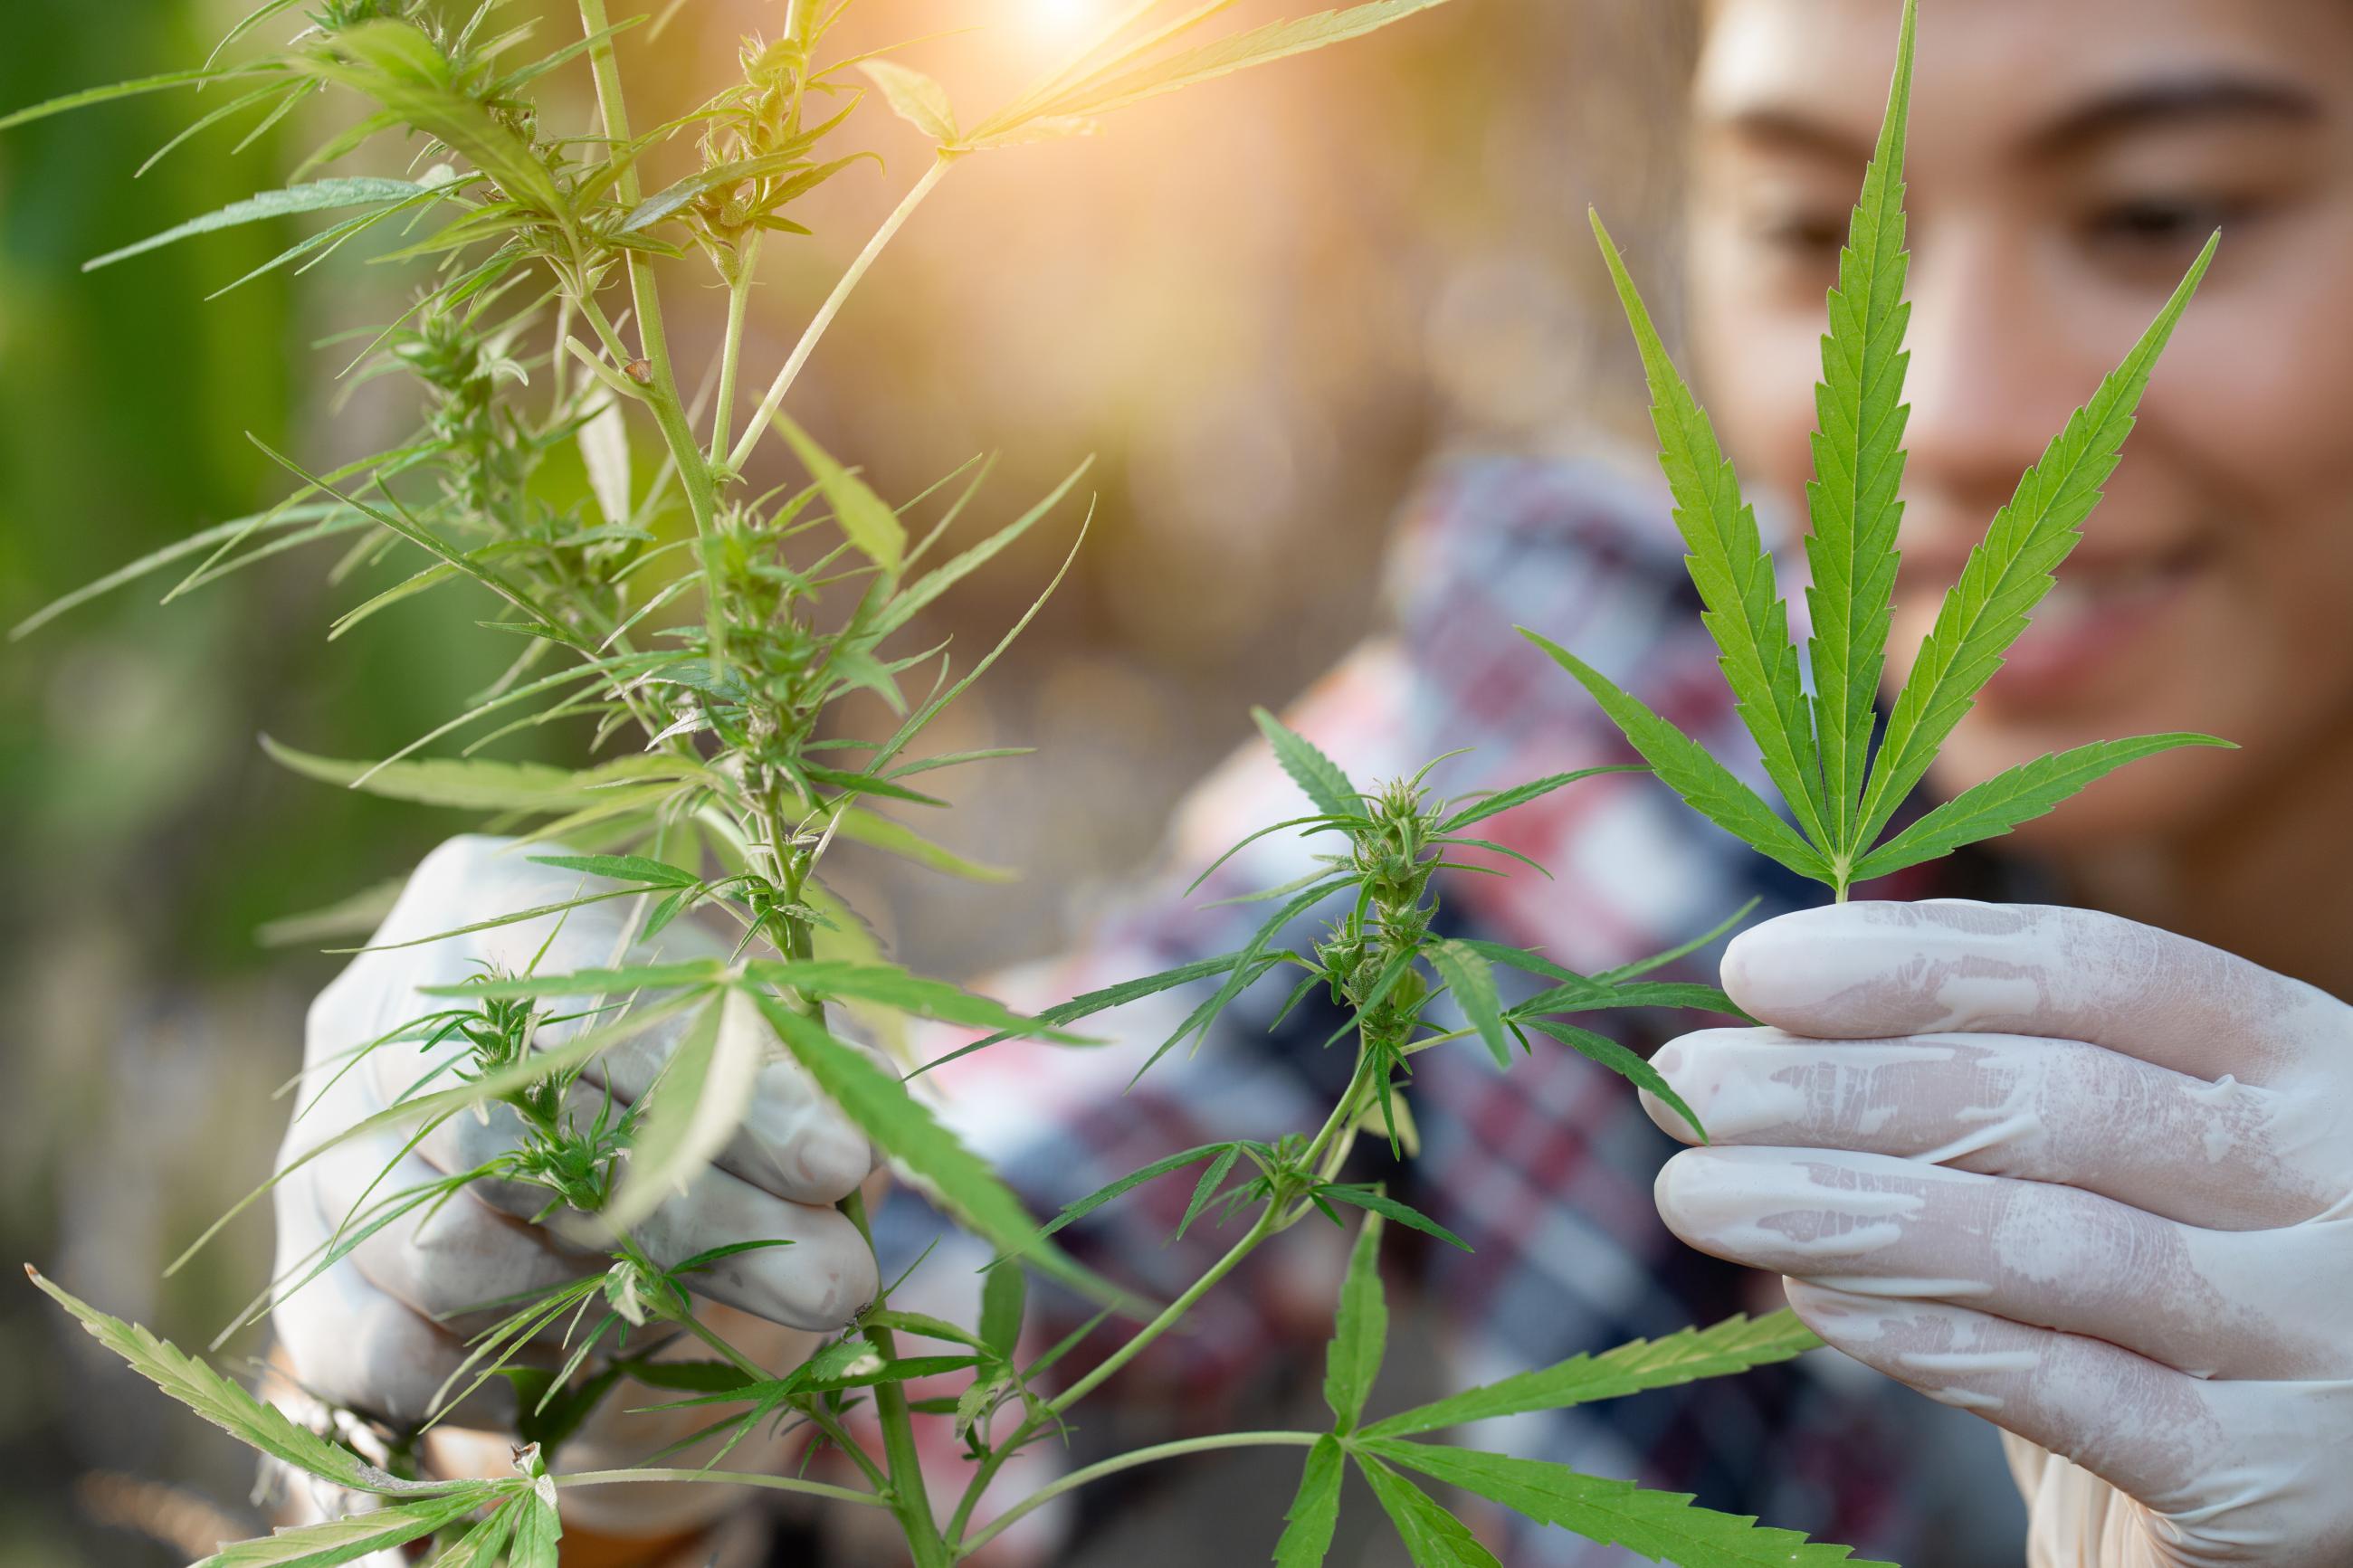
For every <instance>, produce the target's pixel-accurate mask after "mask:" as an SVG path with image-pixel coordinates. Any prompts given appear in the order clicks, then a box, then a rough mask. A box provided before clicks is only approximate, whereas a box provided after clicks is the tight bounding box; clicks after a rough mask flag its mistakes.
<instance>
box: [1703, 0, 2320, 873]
mask: <svg viewBox="0 0 2353 1568" xmlns="http://www.w3.org/2000/svg"><path fill="white" fill-rule="evenodd" d="M1921 13H1922V14H1921V18H1920V26H1919V47H1918V56H1917V65H1916V69H1915V83H1914V89H1913V100H1912V116H1911V133H1910V142H1911V152H1910V157H1909V160H1908V164H1907V170H1906V173H1907V176H1908V180H1909V193H1908V205H1909V207H1910V211H1911V215H1912V224H1911V231H1910V240H1911V251H1912V269H1911V289H1910V291H1911V297H1912V300H1913V301H1914V303H1913V314H1912V321H1911V330H1910V334H1909V339H1908V343H1909V347H1910V349H1911V351H1912V365H1911V372H1910V376H1909V379H1908V383H1907V387H1906V392H1907V397H1908V400H1909V402H1910V404H1911V405H1912V413H1911V421H1910V425H1909V428H1908V442H1907V444H1908V445H1909V447H1910V449H1911V454H1912V455H1911V464H1910V468H1908V470H1907V472H1906V477H1905V498H1906V502H1907V504H1906V509H1905V516H1904V525H1903V535H1902V542H1903V547H1904V566H1903V571H1902V574H1901V576H1900V578H1899V580H1898V583H1897V586H1896V592H1895V600H1896V604H1895V621H1894V637H1893V639H1892V644H1891V650H1890V652H1891V657H1890V659H1889V669H1888V679H1889V680H1890V682H1891V689H1892V683H1897V682H1901V681H1902V680H1903V679H1904V678H1905V676H1906V675H1907V674H1908V673H1909V672H1910V668H1911V664H1912V661H1913V658H1914V655H1915V650H1916V648H1917V647H1918V644H1919V641H1920V638H1921V637H1922V636H1923V635H1924V634H1925V633H1926V631H1927V629H1928V626H1929V625H1930V623H1931V621H1932V620H1933V619H1934V618H1935V616H1936V607H1937V605H1938V604H1939V603H1940V601H1941V600H1942V598H1943V596H1944V593H1945V590H1946V589H1947V587H1948V586H1950V585H1951V584H1952V582H1953V580H1954V578H1955V576H1956V575H1957V573H1958V571H1959V569H1960V566H1961V563H1962V559H1963V557H1964V555H1965V554H1966V552H1967V551H1968V547H1969V546H1970V545H1971V544H1972V543H1974V542H1976V541H1977V540H1978V538H1979V537H1981V536H1982V534H1983V532H1984V531H1985V528H1986V524H1987V522H1988V521H1989V520H1990V519H1991V518H1992V516H1993V514H1994V511H1995V510H1996V509H1997V508H1998V507H2000V505H2001V504H2002V503H2003V502H2004V501H2006V500H2009V498H2010V491H2011V489H2012V488H2013V487H2014V486H2015V485H2016V483H2017V480H2018V477H2019V474H2020V472H2021V470H2022V469H2023V468H2025V467H2026V466H2027V465H2028V464H2030V463H2031V462H2032V461H2033V460H2034V459H2035V458H2037V457H2038V456H2039V455H2040V454H2041V452H2042V447H2043V445H2044V443H2045V442H2047V441H2048V440H2049V439H2050V438H2051V437H2052V436H2053V435H2055V434H2057V433H2058V431H2059V428H2060V426H2061V425H2062V424H2063V422H2064V420H2065V418H2066V416H2067V414H2068V413H2069V411H2070V410H2072V409H2073V408H2074V407H2075V406H2076V405H2078V404H2080V403H2082V402H2084V400H2085V399H2086V398H2087V397H2088V396H2090V395H2091V393H2092V391H2093V389H2094V387H2095V386H2096V385H2097V384H2098V382H2099V379H2100V377H2101V375H2102V374H2105V372H2106V371H2108V370H2109V369H2110V368H2111V367H2113V366H2114V365H2115V364H2116V362H2117V361H2118V360H2119V359H2121V358H2122V357H2123V356H2124V353H2125V352H2126V349H2128V348H2129V347H2130V346H2131V344H2132V342H2133V341H2134V339H2135V338H2136V337H2137V335H2138V333H2139V332H2140V331H2142V329H2143V328H2144V327H2146V326H2147V323H2148V321H2149V319H2150V318H2151V317H2152V316H2153V315H2154V314H2155V313H2156V312H2157V310H2158V307H2159V306H2160V305H2161V304H2162V303H2163V302H2164V300H2165V298H2166V295H2167V294H2168V291H2169V290H2170V289H2172V288H2173V287H2174V285H2175V284H2176V283H2177V282H2178V281H2179V278H2180V276H2181V273H2182V272H2183V270H2184V269H2185V268H2187V267H2188V266H2189V262H2190V260H2191V258H2193V257H2194V256H2195V255H2196V253H2197V250H2198V247H2199V246H2200V244H2201V243H2202V242H2203V241H2204V239H2205V238H2206V236H2207V235H2208V233H2209V232H2210V231H2211V230H2212V229H2214V228H2216V227H2217V226H2219V227H2221V230H2222V243H2221V251H2220V253H2219V255H2218V256H2217V258H2216V260H2215V263H2214V267H2213V269H2212V271H2211V273H2210V274H2209V275H2208V277H2207V279H2206V281H2205V283H2204V285H2203V287H2202V288H2201V289H2200V292H2199V295H2198V297H2197V299H2196V300H2194V301H2193V302H2192V303H2191V305H2190V307H2189V313H2188V314H2187V315H2186V316H2185V317H2184V318H2183V320H2182V322H2181V325H2180V327H2179V331H2176V332H2175V334H2174V337H2173V342H2172V345H2171V347H2170V348H2168V351H2167V352H2166V355H2165V358H2164V360H2163V361H2162V363H2160V364H2159V365H2158V370H2157V374H2156V377H2155V380H2154V381H2153V383H2152V384H2151V385H2150V387H2149V389H2148V393H2147V397H2146V398H2145V400H2144V401H2143V403H2142V405H2141V411H2140V423H2139V425H2138V426H2137V429H2136V430H2135V432H2134V434H2133V436H2132V438H2131V440H2130V441H2129V442H2128V443H2127V444H2126V448H2125V458H2124V462H2123V465H2122V466H2121V467H2120V468H2118V469H2117V471H2116V475H2115V477H2114V478H2113V479H2112V480H2111V481H2110V483H2109V484H2108V487H2107V499H2106V500H2105V502H2104V503H2103V504H2102V505H2101V507H2100V508H2099V510H2097V511H2096V512H2095V513H2094V515H2093V518H2092V520H2091V521H2090V523H2089V524H2088V525H2087V527H2086V528H2085V531H2084V542H2083V543H2082V545H2081V546H2080V547H2079V548H2078V550H2077V552H2076V553H2075V555H2074V556H2073V558H2072V559H2071V560H2069V562H2068V563H2066V565H2064V566H2063V567H2062V568H2061V569H2060V572H2059V586H2058V588H2057V589H2056V590H2055V591H2054V592H2053V593H2052V595H2051V596H2050V597H2049V598H2048V599H2046V600H2045V601H2044V602H2043V605H2042V611H2041V613H2040V615H2039V616H2038V617H2037V619H2036V620H2035V622H2034V624H2033V625H2032V626H2031V627H2030V628H2029V629H2028V631H2027V632H2026V634H2025V636H2024V637H2021V639H2020V641H2019V643H2018V645H2017V647H2016V648H2015V650H2014V651H2013V652H2012V653H2011V655H2010V662H2009V664H2008V666H2007V667H2006V668H2004V669H2003V670H2002V671H2001V672H2000V674H1999V675H1997V676H1996V677H1995V678H1994V679H1993V681H1992V683H1991V685H1990V686H1989V688H1988V689H1987V691H1986V694H1985V697H1984V699H1983V700H1982V701H1981V702H1980V704H1979V705H1978V708H1977V710H1975V711H1974V712H1972V713H1971V714H1970V715H1969V717H1968V719H1967V720H1966V721H1964V722H1963V723H1962V725H1961V726H1960V728H1959V730H1958V731H1957V732H1956V733H1955V735H1954V737H1953V740H1952V742H1951V743H1950V744H1949V745H1948V746H1947V749H1946V753H1945V756H1944V758H1943V760H1942V761H1941V762H1940V763H1939V764H1938V772H1937V773H1936V774H1935V775H1934V783H1935V784H1936V787H1937V788H1938V789H1939V790H1940V791H1941V792H1944V793H1947V794H1949V793H1950V792H1952V791H1955V790H1957V789H1961V788H1965V787H1967V786H1968V785H1969V784H1974V783H1976V782H1978V781H1979V780H1981V779H1984V778H1986V777H1988V776H1989V775H1991V774H1992V773H1996V772H1998V771H2000V769H2002V768H2005V767H2009V766H2010V765H2012V764H2013V763H2021V762H2024V761H2027V760H2028V759H2030V758H2032V757H2035V756H2039V755H2041V754H2042V753H2043V752H2049V751H2052V750H2055V749H2059V748H2063V747H2066V746H2072V745H2076V744H2080V743H2082V742H2086V741H2091V740H2097V739H2104V738H2111V737H2117V736H2124V735H2131V734H2138V733H2143V732H2147V731H2167V730H2200V731H2210V732H2211V733H2214V734H2219V735H2222V736H2224V737H2227V738H2229V739H2231V740H2233V741H2236V742H2240V743H2241V745H2242V746H2243V747H2244V748H2245V750H2244V751H2243V752H2239V753H2235V754H2233V753H2223V752H2186V753H2177V754H2175V755H2172V756H2168V757H2166V758H2162V759H2159V760H2158V761H2156V762H2153V763H2139V764H2136V765H2135V766H2134V767H2131V768H2128V769H2126V770H2124V771H2123V772H2122V773H2118V774H2116V776H2115V777H2113V778H2111V779H2110V780H2109V781H2107V782H2106V783H2105V784H2101V785H2099V786H2097V787H2096V788H2095V789H2094V790H2093V791H2092V792H2090V794H2089V795H2087V796H2086V797H2085V798H2084V800H2083V801H2082V802H2080V803H2078V804H2073V805H2070V806H2069V807H2068V808H2067V810H2065V811H2064V812H2062V813H2060V814H2058V816H2056V817H2052V818H2044V819H2043V820H2042V823H2039V824H2037V825H2035V827H2036V828H2038V829H2040V830H2041V831H2040V832H2039V834H2037V835H2036V836H2035V837H2036V840H2037V842H2038V847H2041V848H2042V849H2043V850H2044V851H2045V852H2046V853H2050V852H2059V853H2063V852H2064V850H2065V849H2066V848H2069V847H2080V848H2084V849H2086V850H2096V849H2098V848H2099V847H2103V846H2105V845H2113V844H2115V843H2116V842H2117V841H2118V840H2120V839H2122V838H2124V837H2148V836H2156V837H2168V836H2173V835H2180V834H2186V833H2189V832H2194V831H2195V830H2196V829H2197V828H2199V827H2200V826H2201V825H2203V824H2205V823H2207V822H2209V821H2211V820H2212V819H2214V818H2215V817H2216V816H2217V815H2218V814H2220V813H2222V812H2226V811H2228V810H2229V809H2230V808H2231V807H2232V805H2233V804H2234V803H2237V802H2242V801H2243V800H2244V799H2245V798H2246V797H2247V796H2248V795H2249V794H2250V793H2251V792H2252V791H2253V790H2255V789H2257V788H2259V787H2261V785H2262V784H2263V781H2265V780H2268V779H2276V778H2278V777H2279V776H2280V775H2281V774H2282V773H2286V772H2291V771H2293V770H2295V769H2296V768H2298V767H2299V766H2306V767H2310V766H2317V765H2323V763H2321V762H2320V760H2319V758H2320V748H2322V747H2323V746H2325V745H2327V744H2329V743H2331V742H2337V741H2339V740H2340V739H2341V738H2342V737H2343V736H2344V735H2345V734H2346V732H2347V731H2348V728H2353V3H2348V0H1925V3H1924V4H1923V5H1922V6H1921ZM1711 15H1712V17H1713V22H1712V26H1711V28H1710V31H1709V33H1708V39H1707V46H1706V48H1705V50H1704V56H1703V59H1702V62H1701V67H1700V70H1699V74H1698V79H1697V84H1696V89H1695V93H1694V103H1695V109H1696V115H1697V121H1696V127H1695V132H1696V134H1695V139H1694V152H1695V158H1696V175H1697V178H1696V180H1695V183H1694V193H1695V197H1694V199H1695V206H1694V213H1693V223H1692V228H1691V232H1692V245H1693V250H1692V282H1693V287H1694V295H1693V323H1694V343H1695V347H1696V351H1697V354H1698V360H1699V368H1700V373H1701V376H1702V379H1703V381H1704V392H1705V393H1706V395H1707V396H1708V398H1709V401H1710V406H1711V408H1712V409H1713V411H1714V413H1715V417H1716V420H1717V422H1718V425H1719V427H1720V428H1721V430H1722V432H1723V435H1724V437H1725V442H1726V444H1727V445H1728V446H1729V447H1730V448H1731V449H1732V453H1733V456H1734V457H1735V458H1736V461H1737V462H1738V463H1739V465H1740V466H1741V469H1742V472H1743V474H1744V475H1745V476H1746V479H1747V482H1748V483H1749V485H1750V486H1751V487H1752V489H1755V490H1757V491H1758V492H1760V493H1762V492H1765V491H1767V490H1770V491H1771V492H1773V493H1776V494H1778V497H1779V498H1780V499H1781V500H1782V501H1783V502H1785V503H1786V504H1789V505H1791V506H1793V507H1795V506H1801V505H1802V496H1803V487H1804V482H1805V480H1806V479H1807V478H1808V477H1809V476H1810V473H1811V471H1812V470H1811V459H1810V453H1809V450H1808V445H1807V432H1808V431H1809V430H1810V427H1811V425H1812V421H1813V413H1814V410H1813V401H1812V395H1813V383H1814V381H1815V379H1816V378H1817V377H1818V376H1819V375H1820V333H1821V331H1822V330H1823V303H1822V296H1823V290H1824V289H1826V288H1827V287H1828V285H1829V284H1830V282H1831V278H1832V275H1833V272H1834V269H1835V267H1836V262H1837V255H1838V247H1839V244H1840V243H1841V240H1842V239H1843V237H1844V236H1845V232H1846V223H1847V216H1848V212H1849V210H1850V206H1851V204H1852V201H1853V199H1854V195H1855V192H1856V190H1857V188H1858V184H1859V181H1860V176H1861V174H1862V165H1863V163H1864V160H1865V159H1866V158H1867V157H1868V155H1869V152H1870V148H1871V144H1872V141H1873V135H1874V133H1875V132H1876V130H1877V127H1878V122H1879V118H1880V113H1881V110H1882V109H1883V104H1884V99H1885V93H1886V84H1887V79H1888V75H1889V72H1890V70H1891V68H1892V67H1893V64H1894V37H1895V24H1896V5H1895V0H1719V3H1718V4H1716V5H1715V6H1714V7H1713V8H1712V12H1711Z"/></svg>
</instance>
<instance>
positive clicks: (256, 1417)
mask: <svg viewBox="0 0 2353 1568" xmlns="http://www.w3.org/2000/svg"><path fill="white" fill-rule="evenodd" d="M25 1275H26V1278H27V1279H31V1280H32V1282H33V1283H34V1284H35V1285H37V1286H38V1287H39V1288H40V1289H41V1290H42V1291H43V1292H44V1293H46V1294H47V1296H48V1297H49V1299H50V1300H54V1301H56V1302H57V1303H58V1305H59V1306H61V1307H63V1308H64V1309H65V1310H67V1311H69V1312H70V1313H72V1314H73V1315H74V1316H75V1317H76V1318H78V1319H79V1320H80V1321H81V1326H82V1327H83V1328H85V1329H87V1330H89V1331H90V1337H91V1338H92V1339H94V1340H96V1341H98V1342H99V1343H100V1344H102V1345H104V1346H105V1347H106V1348H107V1349H108V1350H111V1351H112V1352H114V1353H115V1354H116V1355H119V1356H121V1358H122V1359H123V1360H124V1361H125V1362H127V1363H130V1365H131V1368H132V1371H134V1372H136V1373H139V1375H140V1376H142V1377H143V1378H145V1379H146V1380H147V1381H148V1382H150V1383H152V1384H154V1385H155V1386H156V1387H158V1388H160V1389H162V1390H163V1391H164V1393H165V1394H170V1395H171V1396H172V1397H173V1398H174V1399H176V1400H178V1401H179V1402H180V1403H181V1404H183V1405H186V1406H187V1407H188V1408H189V1409H191V1410H193V1411H195V1413H196V1414H197V1415H201V1416H203V1417H204V1418H205V1419H206V1420H207V1421H209V1422H211V1423H212V1424H213V1425H214V1426H217V1427H219V1428H220V1429H221V1430H222V1431H224V1432H227V1433H228V1434H229V1435H230V1436H233V1437H236V1438H237V1439H239V1440H240V1441H242V1442H245V1443H248V1444H250V1445H252V1446H253V1447H256V1448H259V1449H260V1450H261V1451H262V1452H263V1453H265V1454H269V1455H271V1456H273V1457H275V1458H280V1459H283V1460H284V1461H286V1463H288V1464H290V1465H292V1466H293V1467H294V1468H297V1469H299V1470H301V1471H303V1472H305V1473H306V1474H309V1475H313V1476H319V1477H322V1478H323V1479H327V1480H331V1481H332V1482H334V1483H335V1484H336V1485H337V1486H341V1487H346V1488H349V1489H352V1490H353V1491H363V1492H375V1493H379V1494H382V1495H385V1496H397V1495H401V1494H404V1493H438V1492H446V1491H448V1490H449V1489H451V1488H452V1487H457V1486H460V1485H461V1483H459V1482H453V1481H407V1480H403V1479H400V1478H399V1477H397V1476H395V1475H391V1474H389V1473H387V1472H386V1471H384V1470H381V1469H378V1468H376V1467H375V1466H374V1465H371V1464H369V1463H367V1462H366V1461H365V1460H364V1459H362V1458H360V1457H359V1456H358V1455H356V1454H353V1452H351V1450H349V1449H347V1448H342V1447H337V1446H335V1445H334V1444H332V1443H330V1442H329V1441H327V1440H326V1439H325V1438H324V1437H322V1436H318V1435H317V1434H315V1433H313V1432H311V1431H308V1430H306V1429H305V1428H303V1427H301V1426H296V1425H295V1424H294V1423H293V1422H292V1421H290V1419H288V1418H287V1415H286V1413H285V1412H284V1411H282V1410H280V1409H279V1408H278V1407H277V1406H276V1405H270V1404H268V1403H266V1402H264V1401H262V1400H260V1399H257V1398H255V1397H254V1396H253V1395H252V1394H248V1393H247V1392H246V1391H245V1390H244V1389H243V1388H241V1387H239V1386H238V1385H237V1384H234V1383H232V1382H230V1381H229V1380H228V1379H227V1378H226V1377H223V1376H222V1375H221V1374H220V1373H216V1372H215V1371H214V1370H213V1369H212V1368H211V1367H209V1366H206V1364H205V1363H203V1362H201V1361H198V1360H196V1359H195V1357H194V1356H191V1355H189V1354H187V1353H186V1352H184V1351H182V1350H180V1349H178V1348H177V1347H176V1346H174V1345H173V1344H172V1343H170V1342H168V1341H164V1340H159V1339H157V1338H156V1337H155V1336H154V1335H153V1334H152V1333H149V1332H148V1331H146V1330H145V1329H143V1328H141V1327H140V1326H139V1325H138V1324H137V1323H130V1322H125V1321H122V1320H121V1318H115V1317H110V1316H108V1315H107V1314H106V1313H104V1312H101V1311H100V1310H98V1309H97V1308H95V1307H92V1306H90V1304H89V1303H88V1302H86V1301H83V1300H79V1298H77V1297H76V1296H74V1295H73V1294H71V1293H70V1292H69V1291H68V1290H66V1289H64V1288H63V1287H61V1286H59V1285H58V1284H57V1283H56V1282H55V1281H53V1280H51V1279H47V1277H45V1276H44V1275H42V1274H41V1273H40V1272H39V1271H38V1270H37V1269H36V1268H33V1267H32V1266H31V1265H29V1264H27V1265H26V1268H25ZM469 1506H470V1505H469ZM459 1511H460V1512H462V1511H464V1510H459ZM428 1528H432V1527H428ZM419 1533H422V1532H421V1531H420V1532H419ZM408 1539H413V1538H408Z"/></svg>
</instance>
